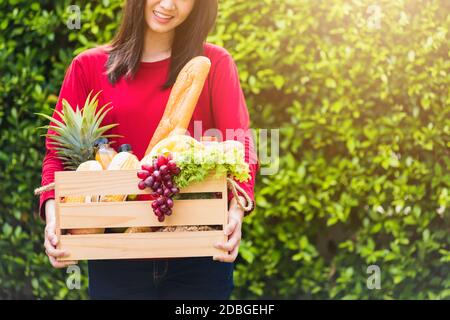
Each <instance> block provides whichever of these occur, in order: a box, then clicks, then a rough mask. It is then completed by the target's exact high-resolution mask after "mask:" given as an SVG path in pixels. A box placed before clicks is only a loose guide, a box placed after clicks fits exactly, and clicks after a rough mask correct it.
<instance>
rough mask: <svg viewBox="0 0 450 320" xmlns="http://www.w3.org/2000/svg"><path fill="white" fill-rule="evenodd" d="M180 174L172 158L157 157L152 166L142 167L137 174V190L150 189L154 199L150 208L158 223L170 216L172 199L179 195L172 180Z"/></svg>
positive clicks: (178, 190) (169, 156)
mask: <svg viewBox="0 0 450 320" xmlns="http://www.w3.org/2000/svg"><path fill="white" fill-rule="evenodd" d="M180 172H181V170H180V168H179V167H178V166H177V164H176V163H175V161H174V160H173V159H172V156H171V155H170V154H169V155H168V156H167V157H165V156H164V155H160V156H158V158H157V159H154V160H153V165H147V164H144V165H142V170H140V171H139V172H138V174H137V176H138V178H139V179H141V181H139V185H138V187H139V189H140V190H144V189H146V188H150V189H151V190H152V191H153V192H152V194H151V195H152V196H153V197H154V198H155V199H156V200H154V201H153V202H152V208H153V212H154V213H155V215H156V216H157V217H158V221H159V222H163V221H164V218H165V216H170V215H171V214H172V209H173V197H174V196H175V195H177V194H178V193H180V189H178V188H177V186H176V185H175V183H174V181H173V178H174V177H175V176H177V175H179V174H180Z"/></svg>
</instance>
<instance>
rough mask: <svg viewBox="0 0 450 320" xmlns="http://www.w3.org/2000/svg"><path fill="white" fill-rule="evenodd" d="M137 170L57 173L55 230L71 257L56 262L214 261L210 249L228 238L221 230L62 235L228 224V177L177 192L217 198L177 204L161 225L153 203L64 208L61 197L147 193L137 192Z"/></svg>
mask: <svg viewBox="0 0 450 320" xmlns="http://www.w3.org/2000/svg"><path fill="white" fill-rule="evenodd" d="M136 173H137V171H135V170H126V171H125V170H124V171H88V172H56V173H55V184H56V186H55V199H56V231H57V236H58V237H59V238H60V241H59V244H58V248H59V249H64V250H67V251H68V252H69V253H70V256H68V257H64V258H61V259H60V260H97V259H145V258H174V257H201V256H213V255H215V254H216V253H223V251H221V250H219V249H216V248H214V244H215V243H217V242H219V241H224V240H226V239H227V237H226V236H225V235H224V233H223V231H222V230H214V231H190V232H189V231H185V232H149V233H108V234H92V235H64V234H63V233H62V230H64V229H77V228H120V227H160V226H190V225H222V228H223V227H224V226H225V225H226V224H227V220H228V211H227V206H228V204H227V185H226V177H222V178H213V177H209V178H208V179H206V180H205V181H203V182H201V183H196V184H193V185H191V186H189V187H188V188H185V189H182V190H181V193H199V192H218V193H221V194H222V198H221V199H195V200H175V203H174V208H173V214H172V215H171V216H169V217H166V219H165V221H164V222H162V223H161V222H159V221H158V219H157V217H156V216H155V215H154V213H153V210H152V208H151V201H124V202H97V203H63V202H61V197H66V196H76V195H81V196H91V195H116V194H148V193H149V191H148V190H139V188H138V187H137V185H138V182H139V179H138V178H137V176H136Z"/></svg>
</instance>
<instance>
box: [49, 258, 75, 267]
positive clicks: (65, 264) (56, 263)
mask: <svg viewBox="0 0 450 320" xmlns="http://www.w3.org/2000/svg"><path fill="white" fill-rule="evenodd" d="M48 259H49V260H50V264H51V265H52V267H53V268H57V269H61V268H67V267H68V266H70V265H74V264H77V263H78V261H58V260H56V258H55V257H52V256H48Z"/></svg>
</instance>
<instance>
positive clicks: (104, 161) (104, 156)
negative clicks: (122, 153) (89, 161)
mask: <svg viewBox="0 0 450 320" xmlns="http://www.w3.org/2000/svg"><path fill="white" fill-rule="evenodd" d="M94 145H95V148H96V149H97V151H96V153H95V160H97V161H98V162H100V164H101V165H102V167H103V170H106V169H107V168H108V166H109V164H110V163H111V161H112V159H113V158H114V157H115V155H116V154H117V152H116V150H114V149H113V148H111V147H110V146H109V141H108V139H106V138H100V139H97V140H96V141H95V143H94Z"/></svg>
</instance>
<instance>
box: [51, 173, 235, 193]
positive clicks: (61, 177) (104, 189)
mask: <svg viewBox="0 0 450 320" xmlns="http://www.w3.org/2000/svg"><path fill="white" fill-rule="evenodd" d="M136 172H137V171H136V170H117V171H78V172H73V171H72V172H65V171H58V172H56V173H55V182H56V184H57V185H58V187H59V188H58V191H59V196H60V197H64V196H76V195H79V196H88V195H117V194H149V193H150V191H149V190H148V189H146V190H139V188H138V187H137V185H138V183H139V178H138V177H137V176H136ZM224 183H226V180H225V177H221V178H213V177H209V178H207V179H206V180H205V181H202V182H201V183H194V184H192V185H191V186H189V187H187V188H185V189H183V192H184V193H195V192H221V191H222V190H223V185H224Z"/></svg>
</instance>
